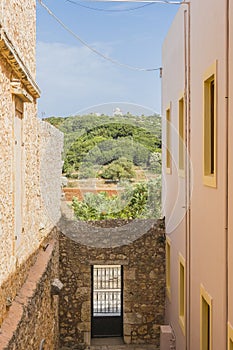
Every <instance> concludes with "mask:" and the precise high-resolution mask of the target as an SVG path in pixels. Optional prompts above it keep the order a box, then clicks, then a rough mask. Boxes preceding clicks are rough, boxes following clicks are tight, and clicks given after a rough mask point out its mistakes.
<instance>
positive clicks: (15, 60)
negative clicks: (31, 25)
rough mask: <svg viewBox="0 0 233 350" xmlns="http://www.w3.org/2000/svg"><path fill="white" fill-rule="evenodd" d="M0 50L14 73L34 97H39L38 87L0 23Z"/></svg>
mask: <svg viewBox="0 0 233 350" xmlns="http://www.w3.org/2000/svg"><path fill="white" fill-rule="evenodd" d="M0 50H1V54H2V56H3V57H4V58H5V59H6V60H7V62H8V63H9V64H10V66H11V67H12V69H13V70H14V72H15V73H16V75H17V76H18V77H19V78H20V79H21V80H22V82H23V84H24V85H25V87H26V88H27V90H28V91H29V92H30V94H31V95H32V96H33V97H34V98H39V97H40V94H41V92H40V89H39V87H38V85H37V83H36V82H35V80H34V79H33V77H32V74H31V72H30V71H29V69H28V68H27V67H26V65H25V64H24V63H23V60H22V59H21V57H20V54H19V53H18V52H17V50H16V49H15V47H14V45H13V43H12V42H11V40H10V39H9V37H8V35H7V33H6V31H5V30H4V29H3V27H2V24H1V23H0Z"/></svg>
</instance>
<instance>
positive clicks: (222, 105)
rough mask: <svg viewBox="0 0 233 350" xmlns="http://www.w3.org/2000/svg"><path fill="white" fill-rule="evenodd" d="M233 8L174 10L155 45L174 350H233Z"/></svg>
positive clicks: (200, 4) (202, 4)
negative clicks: (159, 54) (159, 55)
mask: <svg viewBox="0 0 233 350" xmlns="http://www.w3.org/2000/svg"><path fill="white" fill-rule="evenodd" d="M232 82H233V4H232V2H231V1H228V0H224V1H218V0H205V1H201V0H191V1H190V2H189V4H187V3H184V4H182V5H181V6H180V9H179V11H178V13H177V16H176V18H175V20H174V22H173V24H172V26H171V29H170V31H169V33H168V35H167V38H166V40H165V42H164V45H163V80H162V84H163V102H162V103H163V115H164V121H163V145H164V148H163V168H164V173H165V176H164V191H163V205H164V215H165V217H166V237H167V243H166V250H167V258H166V259H167V261H166V263H167V268H166V270H167V271H166V273H167V275H166V280H167V286H166V290H167V301H166V303H167V305H166V322H167V323H169V324H171V326H172V328H173V330H174V333H175V336H176V348H177V349H179V350H182V349H190V350H197V349H200V350H217V349H222V350H227V349H228V350H232V349H233V214H232V213H233V211H232V209H233V164H232V155H233V154H232V152H233V147H232V146H233V139H232V135H233V119H232V116H233V85H232V84H233V83H232Z"/></svg>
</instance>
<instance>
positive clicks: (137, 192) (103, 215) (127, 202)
mask: <svg viewBox="0 0 233 350" xmlns="http://www.w3.org/2000/svg"><path fill="white" fill-rule="evenodd" d="M160 203H161V178H160V177H158V178H157V179H156V180H154V181H152V180H151V181H149V182H148V183H138V184H136V185H130V186H129V185H128V186H126V188H125V190H124V191H123V193H122V194H120V195H118V196H116V195H114V196H111V197H110V196H108V195H107V194H106V192H101V193H98V194H93V193H86V194H85V196H84V200H83V201H79V200H78V199H77V198H75V197H74V198H73V201H72V207H73V209H74V212H75V215H76V217H77V218H78V219H79V220H83V221H87V220H106V219H119V218H121V219H136V218H142V219H146V218H155V219H156V218H159V217H160V214H161V204H160Z"/></svg>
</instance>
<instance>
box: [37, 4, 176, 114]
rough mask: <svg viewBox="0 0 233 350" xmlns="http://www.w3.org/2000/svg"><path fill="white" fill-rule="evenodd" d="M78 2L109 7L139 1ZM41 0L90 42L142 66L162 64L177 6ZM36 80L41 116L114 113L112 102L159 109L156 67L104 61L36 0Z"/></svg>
mask: <svg viewBox="0 0 233 350" xmlns="http://www.w3.org/2000/svg"><path fill="white" fill-rule="evenodd" d="M74 1H76V0H74ZM77 2H78V3H79V4H83V5H86V6H91V7H95V8H99V9H111V10H112V9H115V10H119V9H129V8H134V7H137V6H140V5H143V4H135V3H125V2H122V3H116V2H111V3H106V2H79V1H78V0H77ZM44 3H45V4H46V5H47V6H48V7H49V8H50V9H51V10H52V11H53V12H54V14H55V15H56V16H57V17H59V18H60V19H61V20H62V21H63V22H64V23H65V24H66V25H67V26H68V27H69V28H70V29H71V30H72V31H73V32H75V33H76V34H78V35H79V36H80V37H81V38H82V39H83V40H84V41H86V42H87V43H88V44H89V45H91V46H93V47H94V48H95V49H97V50H98V51H100V52H102V53H103V54H105V55H107V56H109V57H111V58H114V59H116V60H118V61H120V62H122V63H125V64H129V65H132V66H136V67H141V68H156V67H160V66H161V47H162V43H163V40H164V38H165V36H166V33H167V31H168V29H169V27H170V25H171V23H172V20H173V18H174V16H175V13H176V11H177V10H178V6H175V5H162V4H152V5H150V6H146V7H144V8H141V9H138V10H135V11H127V12H100V11H92V10H89V9H86V8H82V7H80V6H77V5H75V4H72V3H70V2H68V1H66V0H44ZM37 82H38V84H39V86H40V88H41V90H42V95H41V98H40V100H39V117H42V116H43V117H48V116H51V115H55V116H68V115H74V114H78V113H79V114H84V113H86V112H99V113H112V110H113V109H114V108H115V107H116V106H119V107H121V109H122V111H123V112H125V113H126V112H128V111H129V112H132V113H138V114H141V113H150V112H157V113H160V101H161V94H160V87H161V80H160V78H159V72H140V71H132V70H128V69H127V68H123V67H119V66H117V65H114V64H112V63H111V62H108V61H105V60H104V59H103V58H101V57H99V56H97V55H95V54H94V53H93V52H91V51H90V50H89V49H88V48H86V47H85V46H83V45H82V44H80V43H79V42H78V41H77V40H76V39H75V38H74V37H72V36H71V35H70V34H69V33H67V32H66V31H65V30H64V29H63V28H62V27H61V26H60V25H59V24H58V23H57V22H56V21H55V20H54V19H53V18H52V17H51V16H50V15H49V14H48V13H47V12H46V10H45V9H44V8H42V7H41V5H40V4H39V2H38V3H37ZM138 105H141V106H144V107H145V108H140V107H138Z"/></svg>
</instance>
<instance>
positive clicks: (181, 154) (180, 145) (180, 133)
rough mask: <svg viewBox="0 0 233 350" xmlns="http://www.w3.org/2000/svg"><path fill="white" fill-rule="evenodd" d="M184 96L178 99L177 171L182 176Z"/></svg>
mask: <svg viewBox="0 0 233 350" xmlns="http://www.w3.org/2000/svg"><path fill="white" fill-rule="evenodd" d="M184 115H185V113H184V98H183V97H182V98H181V99H180V100H179V173H180V175H181V176H184V163H185V158H184V156H185V119H184Z"/></svg>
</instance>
